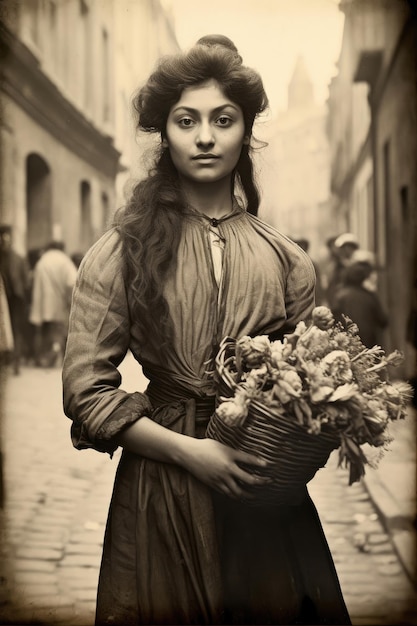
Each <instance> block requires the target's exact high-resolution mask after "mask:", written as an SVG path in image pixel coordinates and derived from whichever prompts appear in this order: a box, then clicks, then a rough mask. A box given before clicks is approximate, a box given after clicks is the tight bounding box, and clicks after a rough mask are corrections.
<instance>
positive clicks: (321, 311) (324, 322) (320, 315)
mask: <svg viewBox="0 0 417 626" xmlns="http://www.w3.org/2000/svg"><path fill="white" fill-rule="evenodd" d="M312 317H313V324H314V325H315V326H317V327H318V328H320V329H321V330H328V329H329V328H331V327H332V326H333V324H334V317H333V313H332V312H331V310H330V309H329V308H328V307H327V306H316V307H315V308H314V309H313V313H312Z"/></svg>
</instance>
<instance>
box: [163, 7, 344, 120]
mask: <svg viewBox="0 0 417 626" xmlns="http://www.w3.org/2000/svg"><path fill="white" fill-rule="evenodd" d="M165 4H171V5H172V11H173V13H174V17H175V24H176V33H177V38H178V42H179V44H180V46H181V47H185V48H186V47H188V46H191V45H192V44H193V43H194V42H195V41H196V40H197V39H198V38H199V37H201V36H202V35H206V34H209V33H221V34H224V35H227V36H228V37H230V38H231V39H232V40H233V41H234V43H235V44H236V46H237V48H238V49H239V52H240V54H241V55H242V56H243V61H244V63H245V64H247V65H249V66H251V67H254V68H255V69H257V70H258V71H259V72H260V74H261V75H262V78H263V80H264V85H265V89H266V91H267V93H268V96H269V99H270V103H271V110H273V111H274V112H276V111H277V110H283V109H286V106H287V86H288V82H289V80H290V77H291V74H292V71H293V69H294V64H295V60H296V58H297V55H299V54H301V55H303V57H304V60H305V63H306V66H307V68H308V70H309V73H310V76H311V78H312V80H313V82H314V83H315V90H316V97H317V100H318V102H324V101H325V99H326V97H327V86H328V83H329V81H330V78H331V77H332V76H334V75H335V73H336V66H335V64H336V62H337V59H338V56H339V52H340V46H341V38H342V32H343V13H341V12H340V11H339V9H338V7H337V4H338V3H337V0H165Z"/></svg>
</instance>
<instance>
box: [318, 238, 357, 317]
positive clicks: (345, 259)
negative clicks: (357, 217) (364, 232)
mask: <svg viewBox="0 0 417 626" xmlns="http://www.w3.org/2000/svg"><path fill="white" fill-rule="evenodd" d="M358 249H359V241H358V238H357V237H356V235H354V234H353V233H342V234H341V235H339V236H338V237H336V239H335V240H334V243H333V250H334V253H335V265H334V268H333V273H332V275H331V276H330V278H329V282H328V286H327V294H326V295H327V302H328V305H329V307H330V309H331V310H332V311H333V309H334V307H335V305H336V300H337V294H338V291H339V289H340V288H341V287H342V286H343V284H344V276H345V272H346V268H347V267H348V265H349V262H350V259H351V257H352V254H353V253H354V252H355V250H358Z"/></svg>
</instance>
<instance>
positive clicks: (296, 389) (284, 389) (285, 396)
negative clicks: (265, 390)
mask: <svg viewBox="0 0 417 626" xmlns="http://www.w3.org/2000/svg"><path fill="white" fill-rule="evenodd" d="M302 390H303V389H302V383H301V378H300V377H299V376H298V374H297V373H296V372H294V371H291V370H286V371H284V372H282V375H281V378H279V379H278V380H277V381H276V382H275V384H274V386H273V393H274V396H275V397H276V398H278V400H279V401H280V402H281V403H282V404H287V403H288V402H290V401H291V400H293V399H294V398H299V397H300V395H301V393H302Z"/></svg>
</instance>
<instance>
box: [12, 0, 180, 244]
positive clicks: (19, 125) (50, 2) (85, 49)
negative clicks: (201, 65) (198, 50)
mask: <svg viewBox="0 0 417 626" xmlns="http://www.w3.org/2000/svg"><path fill="white" fill-rule="evenodd" d="M1 18H2V19H1V26H0V27H1V44H0V45H1V85H0V89H1V126H0V130H1V165H0V195H1V221H2V222H7V223H10V224H12V226H13V231H14V243H15V247H16V249H17V250H18V251H20V252H21V253H23V254H27V253H28V252H29V251H31V250H36V249H40V248H42V247H43V246H45V245H46V244H47V243H48V242H49V241H50V240H51V239H59V240H62V241H64V242H65V244H66V249H67V251H68V252H69V253H73V252H80V253H84V252H85V251H86V250H87V249H88V248H89V246H90V245H91V244H92V243H93V242H94V241H95V240H96V239H97V238H98V237H99V236H100V235H101V233H102V232H103V230H104V229H105V228H106V226H107V225H108V222H109V220H110V219H111V216H112V213H113V211H114V209H115V208H116V207H117V206H118V205H120V204H121V202H122V197H123V181H124V179H126V177H127V175H128V173H129V172H130V171H131V169H132V167H133V168H135V158H136V156H135V155H134V151H133V143H134V131H133V127H132V123H131V115H130V111H129V106H130V99H131V95H132V93H133V91H134V89H135V88H136V87H138V86H139V85H140V82H141V81H143V80H144V78H145V77H146V76H147V75H148V74H149V72H150V70H151V69H152V66H153V64H154V62H155V60H156V58H157V57H158V56H160V54H162V53H169V52H172V51H174V50H177V49H178V44H177V42H176V38H175V34H174V31H173V25H172V23H171V21H170V16H169V14H168V13H167V12H166V10H165V8H164V7H163V5H162V4H161V2H160V0H140V1H139V2H138V1H137V0H30V1H25V2H20V1H18V0H6V1H5V2H4V3H2V7H1ZM135 147H136V151H139V152H140V146H139V147H138V146H137V145H136V146H135ZM120 181H122V182H120Z"/></svg>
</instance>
